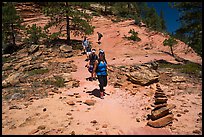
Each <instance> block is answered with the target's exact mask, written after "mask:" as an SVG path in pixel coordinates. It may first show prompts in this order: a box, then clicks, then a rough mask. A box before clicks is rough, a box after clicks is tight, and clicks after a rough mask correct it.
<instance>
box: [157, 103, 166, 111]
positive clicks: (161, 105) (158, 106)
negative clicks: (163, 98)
mask: <svg viewBox="0 0 204 137" xmlns="http://www.w3.org/2000/svg"><path fill="white" fill-rule="evenodd" d="M166 106H167V103H164V104H157V105H154V110H157V109H159V108H161V107H166Z"/></svg>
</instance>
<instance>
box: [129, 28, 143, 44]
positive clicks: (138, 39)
mask: <svg viewBox="0 0 204 137" xmlns="http://www.w3.org/2000/svg"><path fill="white" fill-rule="evenodd" d="M128 33H129V34H131V35H130V36H129V37H127V36H125V37H126V38H127V39H128V40H133V41H140V40H141V39H140V38H139V37H138V36H137V35H138V32H135V30H134V29H130V31H129V32H128Z"/></svg>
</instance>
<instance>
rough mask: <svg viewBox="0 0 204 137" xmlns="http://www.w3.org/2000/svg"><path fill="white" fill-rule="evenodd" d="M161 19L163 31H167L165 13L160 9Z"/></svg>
mask: <svg viewBox="0 0 204 137" xmlns="http://www.w3.org/2000/svg"><path fill="white" fill-rule="evenodd" d="M160 19H161V29H162V31H166V22H165V20H164V13H163V11H162V10H161V11H160Z"/></svg>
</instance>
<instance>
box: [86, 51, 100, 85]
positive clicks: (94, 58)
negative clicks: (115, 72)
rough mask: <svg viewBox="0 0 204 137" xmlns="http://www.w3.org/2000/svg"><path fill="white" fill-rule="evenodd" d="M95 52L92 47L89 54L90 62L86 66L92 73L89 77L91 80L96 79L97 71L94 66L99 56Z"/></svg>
mask: <svg viewBox="0 0 204 137" xmlns="http://www.w3.org/2000/svg"><path fill="white" fill-rule="evenodd" d="M95 52H96V50H95V49H92V51H91V54H90V55H89V60H88V63H87V65H86V67H87V68H88V71H89V72H90V73H91V77H90V78H89V80H90V81H92V80H96V72H95V71H93V68H94V63H95V61H96V60H98V56H97V55H96V53H95Z"/></svg>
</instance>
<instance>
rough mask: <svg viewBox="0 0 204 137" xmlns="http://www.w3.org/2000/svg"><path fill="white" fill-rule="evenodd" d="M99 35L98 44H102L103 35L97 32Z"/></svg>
mask: <svg viewBox="0 0 204 137" xmlns="http://www.w3.org/2000/svg"><path fill="white" fill-rule="evenodd" d="M97 34H98V44H100V43H101V42H100V40H101V38H102V37H103V35H102V34H101V33H99V32H97Z"/></svg>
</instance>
